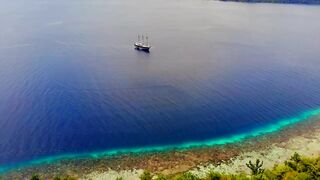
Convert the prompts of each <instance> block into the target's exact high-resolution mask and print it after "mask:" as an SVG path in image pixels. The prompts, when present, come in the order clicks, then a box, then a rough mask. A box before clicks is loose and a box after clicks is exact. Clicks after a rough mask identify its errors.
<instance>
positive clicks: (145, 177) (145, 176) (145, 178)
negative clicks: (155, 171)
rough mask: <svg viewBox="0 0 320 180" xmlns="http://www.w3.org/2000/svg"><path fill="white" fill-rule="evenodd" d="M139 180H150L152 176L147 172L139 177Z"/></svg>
mask: <svg viewBox="0 0 320 180" xmlns="http://www.w3.org/2000/svg"><path fill="white" fill-rule="evenodd" d="M140 179H141V180H152V175H151V173H150V172H149V171H144V172H143V173H142V174H141V176H140Z"/></svg>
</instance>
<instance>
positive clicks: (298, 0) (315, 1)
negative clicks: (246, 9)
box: [219, 0, 320, 5]
mask: <svg viewBox="0 0 320 180" xmlns="http://www.w3.org/2000/svg"><path fill="white" fill-rule="evenodd" d="M219 1H230V2H246V3H280V4H305V5H320V0H311V1H309V0H219Z"/></svg>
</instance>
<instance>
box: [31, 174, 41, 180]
mask: <svg viewBox="0 0 320 180" xmlns="http://www.w3.org/2000/svg"><path fill="white" fill-rule="evenodd" d="M30 180H41V178H40V176H39V175H38V174H34V175H32V176H31V178H30Z"/></svg>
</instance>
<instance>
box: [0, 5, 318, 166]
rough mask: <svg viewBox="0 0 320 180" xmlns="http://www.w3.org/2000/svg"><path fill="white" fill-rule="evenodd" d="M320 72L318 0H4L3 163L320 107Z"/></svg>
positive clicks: (134, 143)
mask: <svg viewBox="0 0 320 180" xmlns="http://www.w3.org/2000/svg"><path fill="white" fill-rule="evenodd" d="M139 33H140V34H148V35H149V37H150V42H151V44H152V46H153V47H152V49H151V52H150V53H144V52H139V51H136V50H134V49H133V42H134V41H135V40H136V39H137V35H138V34H139ZM319 72H320V6H305V5H277V4H245V3H225V2H216V1H206V0H68V1H65V0H55V1H49V0H28V1H21V0H12V1H2V2H1V6H0V164H1V165H9V164H14V163H18V162H23V161H27V160H31V159H37V158H40V157H47V156H53V155H60V154H66V153H74V154H77V153H83V152H91V151H100V150H108V149H118V148H130V147H145V146H153V145H172V144H179V143H183V142H189V141H193V142H197V141H202V140H207V139H212V138H219V137H226V136H230V135H234V134H238V133H243V132H248V131H252V130H254V129H256V128H260V127H264V126H267V125H270V124H273V123H276V122H277V121H279V120H281V119H284V118H290V117H295V116H297V115H298V114H300V113H303V112H305V111H308V110H312V109H318V108H319V107H320V73H319Z"/></svg>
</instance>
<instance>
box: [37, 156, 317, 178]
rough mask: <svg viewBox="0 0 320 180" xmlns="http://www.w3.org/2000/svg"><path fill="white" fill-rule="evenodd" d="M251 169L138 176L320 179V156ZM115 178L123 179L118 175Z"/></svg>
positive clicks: (257, 166)
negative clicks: (201, 174) (203, 173)
mask: <svg viewBox="0 0 320 180" xmlns="http://www.w3.org/2000/svg"><path fill="white" fill-rule="evenodd" d="M246 165H247V167H248V168H250V170H251V172H252V173H251V176H248V175H246V174H222V173H218V172H214V171H210V172H209V173H208V174H207V175H206V177H205V178H199V177H198V176H195V175H194V174H192V173H189V172H187V173H183V174H179V175H176V176H175V177H173V178H167V177H165V176H163V175H161V174H159V175H155V176H154V175H153V174H152V173H150V172H148V171H145V172H143V174H142V175H141V176H140V179H141V180H269V179H270V180H273V179H275V180H314V179H315V180H317V179H318V180H320V156H319V157H317V158H307V157H303V156H300V155H299V154H298V153H295V154H293V155H292V157H291V158H290V159H289V160H287V161H285V163H283V164H277V165H275V166H274V167H273V168H272V169H266V170H264V169H262V166H263V162H262V161H260V160H259V159H258V160H256V162H255V163H252V162H251V161H249V163H246ZM75 179H77V178H74V177H71V176H67V177H64V178H61V177H54V178H53V180H75ZM31 180H41V178H40V176H39V175H33V176H32V177H31ZM116 180H123V178H121V177H118V178H117V179H116Z"/></svg>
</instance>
